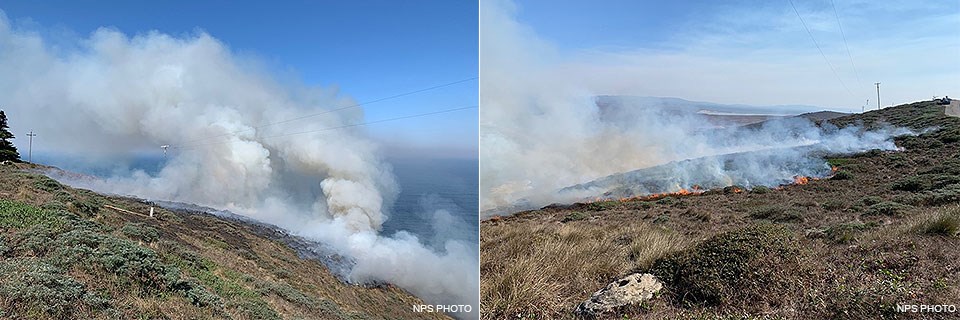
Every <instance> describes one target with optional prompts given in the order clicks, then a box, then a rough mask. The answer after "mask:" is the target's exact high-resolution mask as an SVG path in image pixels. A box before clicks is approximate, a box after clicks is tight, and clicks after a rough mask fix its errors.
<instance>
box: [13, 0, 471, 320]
mask: <svg viewBox="0 0 960 320" xmlns="http://www.w3.org/2000/svg"><path fill="white" fill-rule="evenodd" d="M69 48H76V49H69ZM258 66H259V65H258V64H257V62H256V60H253V59H248V58H245V57H243V56H239V55H237V54H235V53H233V52H231V51H230V50H229V49H228V48H227V47H226V46H225V45H224V44H223V43H221V42H219V41H218V40H217V39H215V38H213V37H212V36H210V35H208V34H206V33H203V32H197V33H196V34H193V35H190V36H186V37H173V36H169V35H166V34H162V33H159V32H150V33H147V34H141V35H136V36H133V37H128V36H126V35H124V34H123V33H121V32H119V31H117V30H112V29H107V28H101V29H99V30H97V31H95V32H93V33H92V34H91V35H90V36H89V37H88V38H83V39H76V43H73V44H72V45H68V46H59V45H52V44H50V43H47V42H46V41H45V39H44V37H42V36H40V35H39V34H38V33H36V32H31V31H28V30H19V29H16V28H14V27H13V26H12V25H11V24H10V23H9V21H8V20H7V18H6V17H5V15H3V13H2V11H0V70H2V72H0V105H2V106H3V107H5V108H6V112H7V115H8V117H9V118H10V119H11V123H12V124H14V125H16V126H17V128H28V129H29V130H35V131H38V132H41V135H42V137H43V145H44V148H46V149H47V150H57V151H58V152H60V153H61V154H74V155H81V154H82V155H85V156H84V158H82V159H80V158H78V161H81V160H84V161H96V162H100V165H101V166H103V163H104V162H112V161H118V162H119V161H122V160H123V159H126V158H130V157H132V156H134V155H136V154H138V153H142V152H143V151H144V150H150V151H152V152H156V153H159V152H161V150H160V149H159V146H161V145H171V146H172V147H171V148H170V149H169V151H168V155H167V156H168V159H167V161H166V162H165V165H164V166H163V167H162V168H161V169H160V170H159V172H156V173H153V174H151V173H147V172H145V171H142V170H137V171H133V172H126V173H123V174H120V175H116V176H113V177H110V178H107V179H104V180H103V181H89V182H88V185H86V186H87V187H91V188H93V189H95V190H98V191H103V192H110V193H116V194H133V195H137V196H140V197H144V198H150V199H162V200H174V201H180V202H188V203H195V204H200V205H204V206H209V207H214V208H222V209H228V210H231V211H233V212H237V213H240V214H243V215H246V216H249V217H252V218H255V219H258V220H261V221H264V222H268V223H272V224H276V225H278V226H280V227H283V228H287V229H290V230H293V231H294V232H296V233H298V234H300V235H303V236H306V237H311V238H315V239H319V240H321V241H324V242H326V243H329V244H330V245H332V246H334V247H335V248H337V249H338V250H341V251H343V252H344V253H345V254H347V255H349V256H351V257H352V258H354V259H356V261H357V264H356V267H355V269H354V270H353V271H352V274H351V275H350V276H351V278H352V279H354V280H357V281H386V282H389V283H393V284H396V285H398V286H400V287H402V288H404V289H407V290H409V291H410V292H412V293H414V294H416V295H418V296H420V297H422V298H424V299H425V300H426V301H428V302H429V303H443V304H470V305H473V306H474V308H473V309H474V312H476V311H477V309H478V308H477V300H478V292H477V291H478V288H479V284H478V280H477V279H476V274H477V265H478V262H477V255H476V249H475V248H471V247H473V246H471V245H469V244H467V243H465V242H463V241H459V240H449V241H447V242H445V243H444V246H443V248H442V249H441V250H434V249H431V247H428V246H427V245H425V244H423V243H422V242H421V241H420V240H419V239H417V238H416V237H414V236H411V235H409V234H403V233H401V234H400V235H398V236H395V237H393V238H388V237H383V236H380V235H379V234H378V231H379V230H380V228H381V225H382V224H383V222H384V220H385V219H386V218H387V216H386V212H385V211H386V208H388V207H389V206H390V204H391V203H392V202H393V201H394V200H395V198H396V196H397V194H398V186H397V184H396V182H395V181H394V176H393V174H392V172H391V168H390V166H389V165H388V164H386V163H385V162H384V161H383V160H382V159H381V157H380V155H379V151H378V147H377V145H376V144H375V143H374V142H373V141H371V140H370V139H368V138H367V137H366V136H365V134H364V132H363V131H362V130H361V129H358V128H353V129H341V130H323V131H316V132H313V133H306V134H299V135H294V136H287V137H282V138H275V137H274V138H271V137H272V136H276V135H280V134H286V133H290V132H304V131H311V130H319V129H324V128H331V127H337V126H342V125H344V124H351V123H358V122H362V120H363V117H364V114H363V110H362V109H360V108H352V109H347V110H342V111H337V112H330V113H326V114H323V115H321V116H317V117H312V118H310V119H309V121H296V122H291V123H287V124H284V125H274V126H264V125H265V124H271V123H276V122H278V121H283V120H287V119H291V118H295V117H298V116H302V115H304V114H310V113H317V112H319V111H322V110H329V109H333V108H339V107H344V106H348V105H353V104H355V103H356V102H355V101H353V100H352V99H351V98H349V97H347V96H344V95H342V94H340V93H339V92H338V90H337V89H325V88H317V87H308V86H304V85H297V84H289V83H286V82H284V83H281V82H278V81H276V80H274V78H273V77H271V76H269V75H268V73H267V72H264V71H263V70H261V68H260V67H258ZM19 140H22V139H18V142H20V144H19V145H20V146H21V148H22V147H23V146H22V141H19ZM462 316H464V317H475V315H471V314H464V315H462Z"/></svg>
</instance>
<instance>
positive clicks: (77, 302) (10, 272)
mask: <svg viewBox="0 0 960 320" xmlns="http://www.w3.org/2000/svg"><path fill="white" fill-rule="evenodd" d="M0 274H3V275H4V276H3V277H2V278H0V310H3V312H4V316H5V317H11V318H51V319H70V318H74V315H75V314H77V313H80V312H81V310H84V309H87V310H102V309H105V308H108V307H109V305H108V303H107V302H106V300H105V299H103V298H102V297H100V296H98V295H97V294H96V293H95V292H90V291H88V290H87V288H86V287H85V286H84V285H83V284H82V283H80V282H78V281H77V280H75V279H73V278H71V277H69V276H67V275H66V274H65V273H64V272H63V271H62V270H61V269H60V268H57V267H56V266H53V265H50V264H48V263H46V262H44V261H43V260H41V259H37V258H20V259H8V260H4V261H0Z"/></svg>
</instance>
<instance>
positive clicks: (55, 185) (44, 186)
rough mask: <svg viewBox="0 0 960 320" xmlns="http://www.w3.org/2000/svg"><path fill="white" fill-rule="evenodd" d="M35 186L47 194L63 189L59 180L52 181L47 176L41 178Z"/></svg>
mask: <svg viewBox="0 0 960 320" xmlns="http://www.w3.org/2000/svg"><path fill="white" fill-rule="evenodd" d="M33 185H34V186H35V187H36V188H37V189H40V190H43V191H47V192H54V191H58V190H61V189H63V185H61V184H60V183H59V182H57V180H53V179H50V178H49V177H46V176H39V177H38V178H37V180H36V181H35V182H34V183H33Z"/></svg>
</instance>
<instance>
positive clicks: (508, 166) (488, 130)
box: [480, 1, 905, 216]
mask: <svg viewBox="0 0 960 320" xmlns="http://www.w3.org/2000/svg"><path fill="white" fill-rule="evenodd" d="M516 10H517V8H516V6H515V5H514V4H513V3H511V2H509V1H484V2H482V3H481V7H480V14H481V19H480V20H481V21H483V23H482V24H481V33H480V38H481V46H480V48H481V49H480V51H481V52H480V54H481V56H480V58H481V64H482V66H481V69H480V70H481V77H480V80H481V85H480V93H481V94H480V99H481V105H482V108H481V109H480V112H481V114H480V119H481V122H480V148H481V150H480V155H481V159H480V160H481V161H480V163H481V170H480V172H481V173H480V174H481V188H480V190H481V203H480V207H481V212H482V213H481V215H482V216H489V215H493V214H506V213H511V212H515V211H516V210H521V209H530V208H536V207H539V206H543V205H546V204H550V203H554V202H569V201H577V200H582V199H584V198H595V197H598V196H602V195H603V194H604V193H608V192H611V190H613V191H615V192H614V193H617V192H623V193H643V192H673V191H677V190H679V189H681V188H689V187H690V186H692V185H701V186H705V187H706V186H713V187H715V186H721V187H722V186H724V185H732V184H735V183H737V184H741V185H747V186H752V185H771V184H772V185H776V183H778V182H779V181H783V180H782V179H784V178H786V179H788V180H789V179H790V177H791V176H793V175H801V174H807V175H813V173H817V172H822V170H823V169H824V168H826V170H827V171H828V172H829V169H830V168H829V166H827V165H826V163H825V162H824V161H822V160H819V161H817V160H818V158H816V155H817V154H820V155H823V154H824V153H826V152H857V151H863V150H869V149H874V148H877V149H885V150H890V149H893V148H895V146H894V145H893V142H892V141H891V137H892V136H894V135H896V134H903V133H905V132H903V131H902V130H898V129H893V128H890V129H888V130H880V131H875V132H864V131H863V130H860V129H857V128H844V129H838V128H821V127H818V126H815V125H813V123H811V122H810V121H808V120H805V119H788V120H783V121H773V122H770V123H768V124H766V125H763V126H760V127H754V128H727V129H724V128H716V127H715V126H711V125H710V124H709V123H707V122H706V121H705V120H706V119H705V118H704V116H703V115H702V114H697V113H696V112H681V111H682V110H673V109H670V108H665V107H662V106H658V105H654V104H630V103H621V104H619V105H613V106H609V105H608V106H605V107H604V106H598V103H597V101H595V97H596V96H598V95H600V94H604V93H605V92H604V90H605V87H604V86H605V84H609V83H616V82H617V81H616V80H617V78H608V79H603V81H593V80H591V79H593V78H594V76H593V75H591V74H589V73H584V71H585V70H586V71H589V70H591V69H590V68H585V67H584V66H583V65H582V64H583V62H582V61H580V60H574V59H565V58H564V57H563V56H562V55H561V54H560V53H559V50H558V49H556V48H555V47H554V46H552V45H551V44H550V43H549V42H546V41H544V40H542V39H541V38H540V37H539V36H538V35H537V34H536V33H535V32H534V31H533V30H532V29H530V28H529V27H527V26H525V25H523V24H520V23H518V22H517V21H516ZM597 56H598V57H604V56H610V55H604V54H600V55H596V56H595V57H597ZM603 63H604V62H603V61H601V62H598V64H599V65H600V67H598V68H595V69H596V70H609V69H611V68H614V67H611V66H608V65H603ZM630 67H631V68H627V69H628V70H636V71H641V69H638V68H633V67H635V66H630ZM658 70H659V69H658ZM678 70H684V68H682V66H680V68H679V69H678ZM604 74H605V75H607V76H616V74H614V73H604ZM655 74H658V75H660V76H663V73H662V72H656V73H655ZM699 76H700V75H699V74H698V73H696V72H689V73H682V74H677V75H673V76H671V79H667V80H669V81H671V82H676V80H677V79H675V78H683V77H699ZM623 77H624V78H625V79H624V81H623V82H624V83H630V82H631V81H630V79H636V78H638V77H642V73H639V74H631V75H623ZM646 82H656V79H650V80H648V81H646ZM623 85H624V84H617V87H616V88H614V89H610V88H613V87H610V86H607V90H612V91H618V90H619V91H623V90H622V86H623ZM654 87H655V86H654ZM649 89H650V87H644V86H638V87H636V88H635V90H636V91H638V92H644V91H645V90H649ZM724 155H726V156H724ZM734 155H736V156H734ZM691 159H695V160H691ZM731 159H734V160H735V161H733V160H731ZM731 164H733V165H731ZM657 166H660V167H657ZM651 167H657V169H655V170H648V171H637V172H631V171H634V170H637V169H640V168H651ZM624 172H631V173H630V174H625V175H617V174H619V173H624ZM643 174H647V175H650V176H649V177H646V178H643V177H638V176H637V175H643ZM608 176H609V177H608ZM603 177H607V178H604V179H601V178H603ZM597 179H600V180H597ZM594 180H596V181H594ZM654 180H655V182H656V183H654ZM591 181H593V182H591ZM631 184H632V185H633V187H635V188H633V189H629V190H624V189H622V187H626V186H630V185H631ZM571 186H576V187H573V188H568V187H571ZM618 188H620V189H618ZM561 190H562V192H558V191H561Z"/></svg>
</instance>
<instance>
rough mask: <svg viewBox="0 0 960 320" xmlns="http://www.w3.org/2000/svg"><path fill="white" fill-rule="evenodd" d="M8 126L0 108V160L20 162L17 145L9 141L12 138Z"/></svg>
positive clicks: (5, 115) (4, 114)
mask: <svg viewBox="0 0 960 320" xmlns="http://www.w3.org/2000/svg"><path fill="white" fill-rule="evenodd" d="M8 129H10V126H8V125H7V114H6V113H4V112H3V110H0V161H7V160H10V161H15V162H20V153H19V152H17V147H16V146H14V145H13V142H10V140H11V139H13V133H10V130H8Z"/></svg>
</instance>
